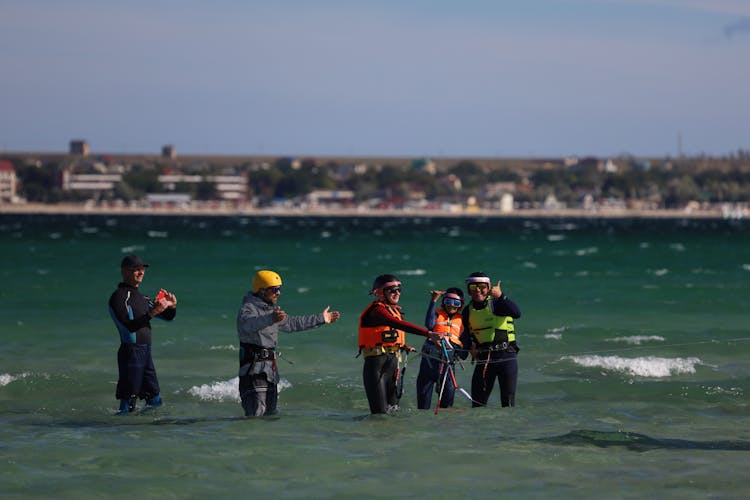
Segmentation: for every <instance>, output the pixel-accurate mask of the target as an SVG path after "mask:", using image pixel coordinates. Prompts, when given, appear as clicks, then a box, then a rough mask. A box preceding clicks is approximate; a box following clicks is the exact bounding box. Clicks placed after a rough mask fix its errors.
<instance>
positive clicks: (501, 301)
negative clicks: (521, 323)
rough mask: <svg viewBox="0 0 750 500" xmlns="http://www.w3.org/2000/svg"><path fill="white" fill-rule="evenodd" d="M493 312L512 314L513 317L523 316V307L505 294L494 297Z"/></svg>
mask: <svg viewBox="0 0 750 500" xmlns="http://www.w3.org/2000/svg"><path fill="white" fill-rule="evenodd" d="M492 313H493V314H494V315H495V316H510V317H511V318H513V319H517V318H520V317H521V309H520V308H519V307H518V306H517V305H516V303H515V302H513V301H512V300H510V298H509V297H508V296H507V295H505V294H502V295H501V296H500V297H498V298H496V299H492Z"/></svg>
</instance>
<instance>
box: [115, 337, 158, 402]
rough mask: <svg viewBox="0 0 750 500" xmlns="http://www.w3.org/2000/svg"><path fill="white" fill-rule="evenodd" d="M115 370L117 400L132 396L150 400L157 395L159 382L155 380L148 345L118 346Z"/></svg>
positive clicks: (154, 371)
mask: <svg viewBox="0 0 750 500" xmlns="http://www.w3.org/2000/svg"><path fill="white" fill-rule="evenodd" d="M117 369H118V372H119V380H118V381H117V389H116V390H115V397H116V398H117V399H119V400H123V399H129V398H132V397H133V396H138V397H140V398H142V399H150V398H152V397H153V396H155V395H157V394H159V381H158V379H157V378H156V369H155V368H154V361H153V360H152V359H151V346H150V345H149V344H120V348H119V350H118V351H117Z"/></svg>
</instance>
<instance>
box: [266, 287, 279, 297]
mask: <svg viewBox="0 0 750 500" xmlns="http://www.w3.org/2000/svg"><path fill="white" fill-rule="evenodd" d="M266 290H268V292H269V293H272V294H274V295H276V294H277V293H281V287H280V286H271V287H268V288H266Z"/></svg>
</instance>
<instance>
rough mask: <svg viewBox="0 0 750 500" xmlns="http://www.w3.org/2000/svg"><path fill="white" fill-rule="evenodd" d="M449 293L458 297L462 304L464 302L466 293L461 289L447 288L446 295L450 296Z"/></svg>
mask: <svg viewBox="0 0 750 500" xmlns="http://www.w3.org/2000/svg"><path fill="white" fill-rule="evenodd" d="M449 293H452V294H453V295H458V296H459V297H460V298H461V302H463V301H464V292H463V290H461V289H460V288H456V287H455V286H452V287H450V288H446V289H445V295H448V294H449Z"/></svg>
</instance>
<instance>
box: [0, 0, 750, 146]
mask: <svg viewBox="0 0 750 500" xmlns="http://www.w3.org/2000/svg"><path fill="white" fill-rule="evenodd" d="M0 75H2V76H0V150H1V151H6V152H10V151H50V152H54V151H66V150H67V147H68V142H69V141H70V140H71V139H85V140H87V141H88V142H89V145H90V147H91V149H92V151H93V152H94V153H158V152H159V151H160V149H161V146H162V145H165V144H174V145H175V147H176V149H177V152H178V154H230V155H234V154H240V155H245V154H247V155H253V154H263V155H356V156H415V157H423V156H424V157H440V156H448V157H471V156H473V157H530V156H534V157H538V156H568V155H576V156H585V155H597V156H612V155H619V154H632V155H636V156H665V155H670V156H675V155H676V154H678V153H679V152H680V151H681V152H682V153H684V154H689V155H694V154H708V155H725V154H729V153H733V152H736V151H737V150H738V149H744V150H750V0H524V1H505V0H484V1H475V0H462V1H460V2H458V1H443V0H434V1H426V0H425V1H423V0H400V1H399V0H380V1H357V0H349V1H344V0H324V1H315V0H307V1H304V0H297V1H294V0H288V1H285V0H278V1H253V0H245V1H240V0H235V1H232V0H215V1H211V2H205V1H194V0H179V1H178V0H171V1H170V0H164V1H159V0H152V1H145V0H134V1H128V2H121V1H117V2H114V1H109V0H96V1H95V0H66V1H65V2H60V1H59V0H49V1H45V0H0Z"/></svg>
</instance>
